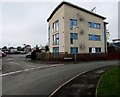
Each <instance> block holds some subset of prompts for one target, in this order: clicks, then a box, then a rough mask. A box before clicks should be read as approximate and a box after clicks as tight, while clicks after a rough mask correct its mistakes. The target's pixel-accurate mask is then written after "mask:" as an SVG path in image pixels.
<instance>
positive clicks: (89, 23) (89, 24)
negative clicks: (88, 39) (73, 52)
mask: <svg viewBox="0 0 120 97" xmlns="http://www.w3.org/2000/svg"><path fill="white" fill-rule="evenodd" d="M88 27H89V28H96V29H100V24H99V23H94V22H88Z"/></svg>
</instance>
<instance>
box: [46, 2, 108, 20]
mask: <svg viewBox="0 0 120 97" xmlns="http://www.w3.org/2000/svg"><path fill="white" fill-rule="evenodd" d="M63 4H66V5H69V6H71V7H74V8H76V9H79V10H82V11H84V12H87V13H89V14H92V15H94V16H97V17H99V18H102V19H106V18H105V17H103V16H101V15H98V14H96V13H93V12H91V11H88V10H86V9H84V8H81V7H79V6H76V5H73V4H72V3H69V2H65V1H63V2H62V3H60V4H59V5H58V6H57V7H56V8H55V9H54V11H53V12H52V14H51V15H50V17H49V18H48V19H47V22H49V20H50V19H51V18H52V16H53V15H54V14H55V13H56V11H57V10H58V9H59V8H60V7H61V6H62V5H63Z"/></svg>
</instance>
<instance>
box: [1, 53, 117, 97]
mask: <svg viewBox="0 0 120 97" xmlns="http://www.w3.org/2000/svg"><path fill="white" fill-rule="evenodd" d="M2 65H3V68H2V74H1V75H0V77H2V95H3V97H6V95H7V96H8V97H9V96H10V95H12V96H13V95H14V96H13V97H15V96H16V97H19V96H21V97H23V96H24V95H32V96H33V97H35V96H38V97H41V96H42V97H43V95H44V97H48V96H49V95H50V94H51V93H53V92H54V91H55V90H56V89H57V88H58V87H59V86H61V85H62V84H63V83H65V82H66V81H68V80H69V79H71V78H73V77H74V76H76V75H78V74H80V73H83V72H86V71H91V70H94V69H97V68H101V67H104V66H112V65H118V60H111V61H96V62H95V61H94V62H83V63H77V64H72V63H70V64H39V63H36V62H30V61H29V59H26V58H25V55H8V56H6V57H4V58H3V64H2ZM12 96H11V97H12Z"/></svg>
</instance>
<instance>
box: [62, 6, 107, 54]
mask: <svg viewBox="0 0 120 97" xmlns="http://www.w3.org/2000/svg"><path fill="white" fill-rule="evenodd" d="M64 10H65V15H64V24H65V25H64V33H65V36H64V38H65V52H68V53H70V47H75V40H74V43H73V45H71V44H70V32H73V33H75V27H74V30H70V19H77V20H78V27H79V28H78V29H77V32H78V40H76V47H78V52H79V53H89V47H101V52H104V51H105V50H104V25H103V19H101V18H99V17H96V16H94V15H91V14H88V13H86V12H84V11H81V10H79V9H76V8H73V7H71V6H69V5H64ZM79 18H84V21H79ZM88 22H95V23H100V25H101V29H94V28H89V27H88ZM82 30H83V31H84V33H83V34H81V31H82ZM88 34H95V35H101V41H89V39H88ZM80 46H82V47H85V48H84V49H80Z"/></svg>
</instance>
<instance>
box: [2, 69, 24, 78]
mask: <svg viewBox="0 0 120 97" xmlns="http://www.w3.org/2000/svg"><path fill="white" fill-rule="evenodd" d="M22 71H23V70H19V71H15V72H9V73H5V74H2V75H0V77H1V76H2V77H3V76H7V75H11V74H16V73H20V72H22Z"/></svg>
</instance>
